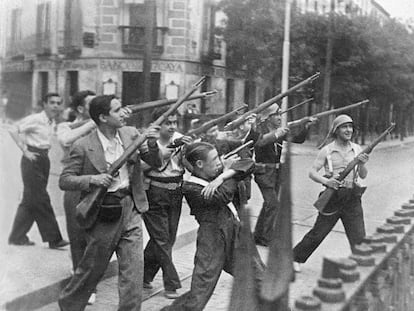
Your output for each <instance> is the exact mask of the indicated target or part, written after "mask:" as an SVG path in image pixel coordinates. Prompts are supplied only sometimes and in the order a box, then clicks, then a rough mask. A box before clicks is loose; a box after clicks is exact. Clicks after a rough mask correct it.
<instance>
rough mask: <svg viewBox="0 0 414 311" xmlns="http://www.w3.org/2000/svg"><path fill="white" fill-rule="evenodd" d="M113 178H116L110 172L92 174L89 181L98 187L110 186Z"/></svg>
mask: <svg viewBox="0 0 414 311" xmlns="http://www.w3.org/2000/svg"><path fill="white" fill-rule="evenodd" d="M113 179H114V178H113V177H112V176H111V175H109V174H99V175H92V176H91V179H90V181H89V182H90V183H91V184H93V185H95V186H98V187H105V188H108V187H109V186H110V185H111V183H112V180H113Z"/></svg>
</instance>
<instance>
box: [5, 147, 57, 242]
mask: <svg viewBox="0 0 414 311" xmlns="http://www.w3.org/2000/svg"><path fill="white" fill-rule="evenodd" d="M31 151H35V152H38V153H39V156H38V157H37V158H36V160H33V161H31V160H29V159H27V158H26V157H24V156H23V157H22V160H21V165H20V167H21V172H22V179H23V198H22V201H21V203H20V205H19V207H18V208H17V213H16V216H15V218H14V223H13V227H12V231H11V233H10V236H9V242H10V243H21V242H24V241H27V240H28V237H27V233H28V232H29V230H30V228H31V227H32V225H33V223H34V222H36V224H37V226H38V228H39V231H40V235H41V236H42V240H43V241H44V242H56V241H60V240H61V239H62V235H61V234H60V230H59V226H58V223H57V221H56V217H55V213H54V211H53V208H52V205H51V204H50V198H49V194H48V193H47V190H46V187H47V182H48V179H49V171H50V161H49V157H48V155H47V151H41V150H31Z"/></svg>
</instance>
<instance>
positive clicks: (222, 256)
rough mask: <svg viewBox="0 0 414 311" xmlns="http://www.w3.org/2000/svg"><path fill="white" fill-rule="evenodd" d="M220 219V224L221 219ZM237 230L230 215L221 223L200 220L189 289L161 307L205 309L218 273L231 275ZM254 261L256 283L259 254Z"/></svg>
mask: <svg viewBox="0 0 414 311" xmlns="http://www.w3.org/2000/svg"><path fill="white" fill-rule="evenodd" d="M220 221H221V222H222V223H223V220H220ZM239 231H240V223H239V222H238V221H237V220H236V219H235V218H234V217H232V216H231V217H229V218H228V219H227V221H225V222H224V225H218V223H214V222H200V227H199V229H198V232H197V250H196V254H195V258H194V270H193V275H192V279H191V289H190V291H189V292H187V293H185V294H184V295H182V296H180V297H179V298H177V299H176V300H175V301H174V302H173V304H172V305H170V306H168V307H165V308H163V309H162V310H168V311H201V310H203V309H204V307H205V306H206V304H207V302H208V301H209V299H210V297H211V295H212V294H213V292H214V289H215V287H216V284H217V282H218V280H219V278H220V274H221V272H222V271H223V270H224V271H225V272H227V273H229V274H231V275H233V272H234V263H235V261H234V255H235V254H234V251H235V246H236V243H237V239H238V233H239ZM253 264H254V269H255V271H256V273H255V274H256V278H257V279H256V281H257V282H256V283H260V281H261V280H262V277H263V271H264V264H263V263H262V261H261V259H260V257H259V255H258V254H257V256H256V258H255V260H254V261H253Z"/></svg>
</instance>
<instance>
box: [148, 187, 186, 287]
mask: <svg viewBox="0 0 414 311" xmlns="http://www.w3.org/2000/svg"><path fill="white" fill-rule="evenodd" d="M147 197H148V203H149V210H148V211H147V212H145V213H144V214H143V218H144V223H145V227H146V228H147V230H148V233H149V236H150V240H149V241H148V244H147V246H146V247H145V250H144V282H147V283H150V282H152V280H153V279H154V277H155V275H156V274H157V272H158V271H159V270H160V268H161V269H162V273H163V281H164V288H165V289H166V290H170V291H172V290H176V289H177V288H181V282H180V278H179V276H178V273H177V270H176V269H175V266H174V263H173V261H172V247H173V245H174V242H175V239H176V236H177V228H178V222H179V220H180V215H181V205H182V200H183V194H182V191H181V188H178V189H176V190H167V189H163V188H159V187H155V186H153V185H151V186H150V189H149V190H148V191H147Z"/></svg>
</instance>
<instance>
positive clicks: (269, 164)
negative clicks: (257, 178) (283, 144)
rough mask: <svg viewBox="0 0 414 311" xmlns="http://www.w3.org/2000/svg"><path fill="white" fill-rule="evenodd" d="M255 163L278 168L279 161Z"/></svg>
mask: <svg viewBox="0 0 414 311" xmlns="http://www.w3.org/2000/svg"><path fill="white" fill-rule="evenodd" d="M257 164H259V165H263V166H264V167H268V168H275V169H279V168H280V163H257Z"/></svg>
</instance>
